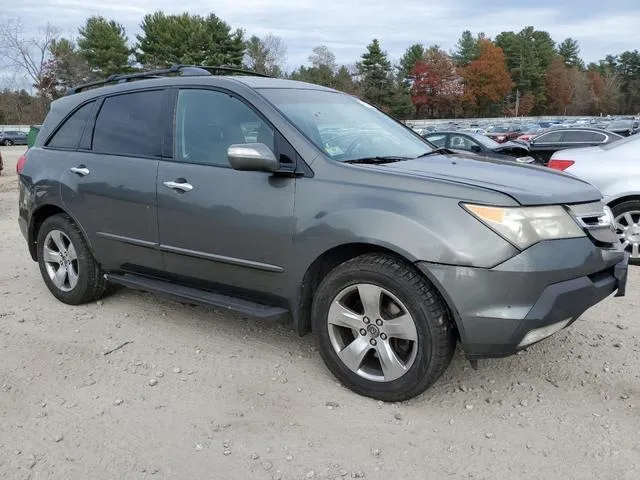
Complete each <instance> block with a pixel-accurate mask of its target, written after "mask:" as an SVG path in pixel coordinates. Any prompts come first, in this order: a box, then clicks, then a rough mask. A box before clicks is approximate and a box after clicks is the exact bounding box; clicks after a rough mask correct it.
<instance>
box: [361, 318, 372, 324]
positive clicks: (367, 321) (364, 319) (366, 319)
mask: <svg viewBox="0 0 640 480" xmlns="http://www.w3.org/2000/svg"><path fill="white" fill-rule="evenodd" d="M362 321H363V322H364V323H367V324H368V323H369V322H370V321H371V320H369V317H364V318H363V319H362Z"/></svg>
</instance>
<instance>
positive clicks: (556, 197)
mask: <svg viewBox="0 0 640 480" xmlns="http://www.w3.org/2000/svg"><path fill="white" fill-rule="evenodd" d="M371 167H372V168H376V169H380V170H384V171H387V172H388V171H395V172H398V173H403V174H409V175H413V176H416V177H421V178H424V179H438V180H446V181H451V182H457V183H461V184H466V185H473V186H475V187H480V188H486V189H489V190H493V191H497V192H500V193H503V194H505V195H508V196H510V197H511V198H513V199H515V200H516V201H517V202H518V203H520V204H521V205H551V204H568V203H583V202H594V201H598V200H600V199H601V198H602V195H601V193H600V191H599V190H598V189H596V188H595V187H594V186H593V185H591V184H589V183H587V182H584V181H582V180H580V179H578V178H576V177H574V176H573V175H569V174H566V173H563V172H559V171H557V170H551V169H549V168H546V167H537V166H531V165H525V164H520V163H515V162H509V161H501V160H490V159H482V160H479V159H477V158H473V157H470V156H467V155H465V156H462V155H438V156H436V155H433V156H429V157H423V158H418V159H415V160H406V161H402V162H396V163H388V164H384V165H375V166H371Z"/></svg>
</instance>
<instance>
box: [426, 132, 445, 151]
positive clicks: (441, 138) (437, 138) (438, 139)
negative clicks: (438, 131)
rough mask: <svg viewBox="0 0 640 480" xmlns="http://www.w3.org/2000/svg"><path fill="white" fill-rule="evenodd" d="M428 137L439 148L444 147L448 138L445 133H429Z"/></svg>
mask: <svg viewBox="0 0 640 480" xmlns="http://www.w3.org/2000/svg"><path fill="white" fill-rule="evenodd" d="M426 138H427V140H429V141H430V142H431V143H433V144H434V145H435V146H436V147H438V148H443V147H444V144H445V140H446V139H447V137H446V136H445V135H428V136H427V137H426Z"/></svg>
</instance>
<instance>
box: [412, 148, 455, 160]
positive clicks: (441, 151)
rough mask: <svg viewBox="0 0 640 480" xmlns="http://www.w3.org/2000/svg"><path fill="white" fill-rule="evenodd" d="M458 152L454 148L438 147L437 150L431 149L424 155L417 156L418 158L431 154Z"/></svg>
mask: <svg viewBox="0 0 640 480" xmlns="http://www.w3.org/2000/svg"><path fill="white" fill-rule="evenodd" d="M454 153H456V152H454V151H453V150H449V149H448V148H436V149H435V150H431V151H430V152H427V153H423V154H422V155H419V156H417V157H416V158H422V157H428V156H429V155H452V154H454Z"/></svg>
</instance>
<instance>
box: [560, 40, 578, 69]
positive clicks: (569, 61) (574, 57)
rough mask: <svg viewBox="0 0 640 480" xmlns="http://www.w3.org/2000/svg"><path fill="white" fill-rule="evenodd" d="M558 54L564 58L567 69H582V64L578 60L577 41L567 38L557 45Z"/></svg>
mask: <svg viewBox="0 0 640 480" xmlns="http://www.w3.org/2000/svg"><path fill="white" fill-rule="evenodd" d="M558 54H559V55H560V56H561V57H562V58H564V63H565V65H566V66H567V67H578V68H584V62H583V61H582V60H581V59H580V47H579V46H578V41H577V40H574V39H573V38H571V37H569V38H566V39H565V40H563V41H562V43H561V44H560V45H558Z"/></svg>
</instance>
